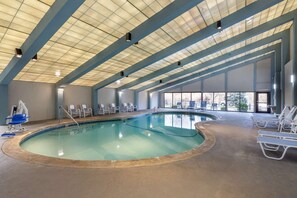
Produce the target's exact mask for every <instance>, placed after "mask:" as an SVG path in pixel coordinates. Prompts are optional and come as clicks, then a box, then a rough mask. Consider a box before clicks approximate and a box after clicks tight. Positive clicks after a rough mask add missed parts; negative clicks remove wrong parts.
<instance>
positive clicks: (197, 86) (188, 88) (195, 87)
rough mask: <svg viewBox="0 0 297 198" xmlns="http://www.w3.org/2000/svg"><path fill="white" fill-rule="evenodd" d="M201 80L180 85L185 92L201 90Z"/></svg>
mask: <svg viewBox="0 0 297 198" xmlns="http://www.w3.org/2000/svg"><path fill="white" fill-rule="evenodd" d="M201 89H202V88H201V81H198V82H194V83H192V84H189V85H185V86H183V87H182V90H183V92H187V91H197V92H198V91H201Z"/></svg>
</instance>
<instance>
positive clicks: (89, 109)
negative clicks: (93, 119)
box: [81, 104, 93, 118]
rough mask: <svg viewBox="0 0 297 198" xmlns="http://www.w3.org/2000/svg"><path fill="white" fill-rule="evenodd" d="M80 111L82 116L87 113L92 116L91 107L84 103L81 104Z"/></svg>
mask: <svg viewBox="0 0 297 198" xmlns="http://www.w3.org/2000/svg"><path fill="white" fill-rule="evenodd" d="M81 113H82V115H83V116H84V118H85V117H86V116H88V115H89V116H93V111H92V108H88V107H87V105H86V104H82V105H81Z"/></svg>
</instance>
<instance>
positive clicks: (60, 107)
mask: <svg viewBox="0 0 297 198" xmlns="http://www.w3.org/2000/svg"><path fill="white" fill-rule="evenodd" d="M60 109H63V111H64V112H65V113H66V114H67V115H68V116H69V117H70V118H71V119H72V120H73V122H75V124H76V125H77V127H78V128H79V124H78V122H77V121H76V120H75V119H74V118H73V117H72V116H71V115H70V113H68V111H66V109H64V107H62V106H59V111H60ZM59 114H60V119H59V122H61V112H60V113H59Z"/></svg>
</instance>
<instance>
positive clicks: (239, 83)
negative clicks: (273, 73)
mask: <svg viewBox="0 0 297 198" xmlns="http://www.w3.org/2000/svg"><path fill="white" fill-rule="evenodd" d="M227 76H228V77H227V81H228V82H227V91H253V87H254V86H253V85H254V78H253V77H254V65H253V64H250V65H247V66H244V67H240V68H238V69H234V70H231V71H229V72H228V73H227ZM269 78H270V73H269Z"/></svg>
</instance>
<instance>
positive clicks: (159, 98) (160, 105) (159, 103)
mask: <svg viewBox="0 0 297 198" xmlns="http://www.w3.org/2000/svg"><path fill="white" fill-rule="evenodd" d="M161 97H162V95H161V93H160V92H158V108H162V107H163V105H162V104H161Z"/></svg>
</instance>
